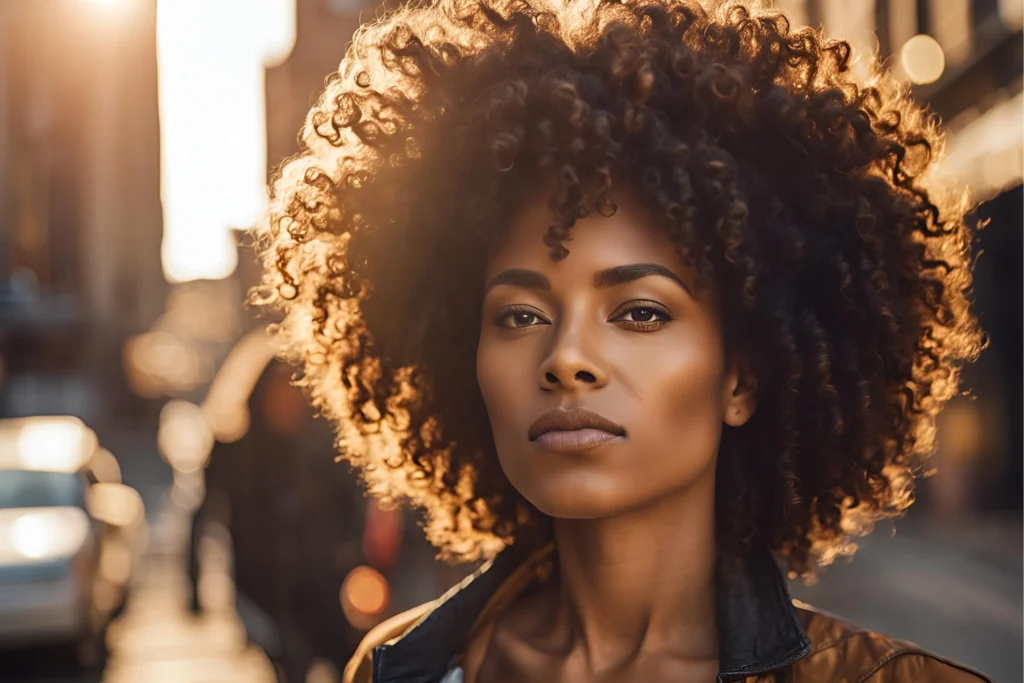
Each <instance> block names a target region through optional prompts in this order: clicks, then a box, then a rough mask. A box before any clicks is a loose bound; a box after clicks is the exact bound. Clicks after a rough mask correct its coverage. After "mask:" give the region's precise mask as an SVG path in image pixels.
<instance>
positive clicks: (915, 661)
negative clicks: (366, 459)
mask: <svg viewBox="0 0 1024 683" xmlns="http://www.w3.org/2000/svg"><path fill="white" fill-rule="evenodd" d="M551 555H552V553H551V546H547V547H545V548H543V549H542V550H540V551H537V552H534V553H533V554H531V555H529V556H527V555H526V553H525V552H524V551H521V550H518V549H516V548H515V547H513V548H510V549H508V550H506V551H505V552H503V553H501V554H500V555H499V556H498V557H497V558H495V559H494V560H492V561H490V562H488V563H487V564H485V565H484V566H483V567H481V568H480V569H479V570H478V571H476V572H475V573H474V574H472V575H471V576H469V577H468V578H467V579H465V580H464V581H462V582H461V583H460V584H459V585H457V586H455V587H454V588H453V589H451V590H450V591H448V592H447V593H446V594H445V595H443V596H442V597H440V598H438V599H437V600H435V601H433V602H430V603H427V604H424V605H420V606H419V607H416V608H414V609H412V610H409V611H408V612H404V613H402V614H399V615H398V616H396V617H393V618H391V619H389V620H387V621H385V622H384V623H382V624H380V625H379V626H377V627H376V628H374V629H373V630H372V631H370V633H368V634H367V636H366V638H365V639H364V640H363V643H362V644H361V645H360V646H359V649H358V650H356V654H355V656H354V657H353V658H352V660H351V661H350V662H349V664H348V666H347V667H346V668H345V675H344V679H343V680H344V683H399V682H401V683H437V681H439V680H440V679H441V678H442V677H444V676H445V674H446V673H447V672H448V671H450V669H451V668H452V667H453V666H456V665H457V664H458V662H459V659H460V657H461V654H462V650H463V648H464V646H465V644H466V643H467V642H469V640H470V638H472V636H473V635H474V634H475V633H476V631H477V630H478V629H480V628H482V627H483V626H484V625H485V624H487V623H488V622H489V621H490V620H491V619H493V617H494V616H495V615H496V614H497V613H498V612H500V611H501V610H502V609H504V607H505V606H507V605H508V604H509V603H511V602H512V600H514V599H515V597H516V596H517V595H519V593H521V592H522V591H523V590H524V589H525V588H526V587H528V586H529V585H530V584H531V583H532V582H533V581H535V580H536V579H537V577H538V575H541V574H542V573H543V572H545V571H546V570H547V568H548V567H549V566H550V561H551V560H550V556H551ZM524 558H525V559H524ZM718 572H719V573H718V586H719V599H718V622H719V626H720V634H719V640H720V649H721V654H720V660H721V663H720V666H719V671H720V673H719V674H718V683H731V682H733V681H743V682H744V683H777V682H779V681H788V682H792V683H826V682H827V683H832V682H835V683H910V682H917V681H921V682H927V683H979V682H981V681H987V682H988V683H992V679H990V678H988V677H986V676H984V675H982V674H980V673H978V672H976V671H972V670H971V669H969V668H967V667H966V666H963V665H961V664H958V663H956V662H954V661H951V660H949V659H946V658H944V657H939V656H937V655H934V654H931V653H929V652H926V651H925V650H922V649H921V648H920V647H918V646H917V645H914V644H913V643H908V642H904V641H900V640H895V639H893V638H889V637H886V636H883V635H880V634H878V633H872V632H870V631H865V630H864V629H862V628H859V627H857V626H855V625H853V624H850V623H848V622H845V621H843V620H841V619H838V618H836V617H834V616H832V615H829V614H826V613H824V612H820V611H817V610H814V609H813V608H811V607H810V606H808V605H805V604H803V603H800V602H798V601H795V600H792V599H791V598H790V596H789V592H788V591H787V589H786V584H785V582H784V581H783V579H782V574H781V572H780V570H779V568H778V565H776V564H775V560H774V559H773V558H772V556H771V554H770V553H768V552H767V551H756V552H753V553H750V554H749V555H748V556H746V557H744V558H742V559H739V560H735V561H731V562H725V561H722V562H720V563H719V567H718Z"/></svg>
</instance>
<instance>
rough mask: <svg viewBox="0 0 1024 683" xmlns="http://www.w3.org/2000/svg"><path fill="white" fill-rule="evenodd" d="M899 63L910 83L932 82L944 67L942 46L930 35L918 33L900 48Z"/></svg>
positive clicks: (944, 56)
mask: <svg viewBox="0 0 1024 683" xmlns="http://www.w3.org/2000/svg"><path fill="white" fill-rule="evenodd" d="M900 65H901V66H902V67H903V71H904V72H905V73H906V74H907V78H909V79H910V81H911V82H912V83H917V84H918V85H925V84H927V83H934V82H935V81H937V80H939V77H941V76H942V72H943V71H944V70H945V69H946V55H945V53H944V52H943V51H942V46H941V45H939V43H938V41H937V40H935V39H934V38H932V37H931V36H928V35H925V34H923V33H919V34H918V35H916V36H914V37H913V38H911V39H910V40H908V41H907V42H906V43H904V44H903V47H902V48H900Z"/></svg>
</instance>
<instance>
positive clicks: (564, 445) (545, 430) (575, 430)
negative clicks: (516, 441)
mask: <svg viewBox="0 0 1024 683" xmlns="http://www.w3.org/2000/svg"><path fill="white" fill-rule="evenodd" d="M625 435H626V430H625V429H624V428H623V427H622V425H620V424H618V423H616V422H613V421H611V420H609V419H608V418H606V417H605V416H604V415H601V414H600V413H596V412H594V411H593V410H590V409H589V408H573V409H572V410H550V411H548V412H546V413H544V414H543V415H541V416H540V417H539V418H538V419H537V421H536V422H534V423H533V424H532V425H530V429H529V431H528V432H527V438H528V439H529V440H530V441H532V442H533V443H535V444H536V445H537V446H539V447H541V448H543V449H544V450H549V451H562V452H575V451H586V450H590V449H591V448H597V447H598V446H600V445H601V444H603V443H606V442H608V441H611V440H612V439H617V438H620V437H624V436H625Z"/></svg>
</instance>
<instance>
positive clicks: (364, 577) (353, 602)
mask: <svg viewBox="0 0 1024 683" xmlns="http://www.w3.org/2000/svg"><path fill="white" fill-rule="evenodd" d="M390 600H391V592H390V590H389V588H388V580H387V579H385V578H384V576H383V575H382V574H381V573H380V572H379V571H377V570H376V569H374V568H373V567H366V566H363V567H356V568H355V569H353V570H352V571H351V572H349V574H348V576H346V577H345V581H344V583H342V584H341V606H342V609H343V610H344V612H345V616H346V617H348V619H349V621H351V622H352V623H353V624H354V625H355V626H357V627H359V628H369V627H370V626H372V625H373V623H374V621H375V620H374V617H377V616H379V615H381V614H382V613H383V612H384V610H386V609H387V607H388V603H389V602H390Z"/></svg>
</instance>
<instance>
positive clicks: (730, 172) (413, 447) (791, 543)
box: [256, 0, 983, 575]
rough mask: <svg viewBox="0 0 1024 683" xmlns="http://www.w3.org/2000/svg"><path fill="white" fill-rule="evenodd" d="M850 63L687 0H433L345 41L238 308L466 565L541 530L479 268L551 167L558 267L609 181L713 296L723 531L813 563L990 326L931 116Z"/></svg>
mask: <svg viewBox="0 0 1024 683" xmlns="http://www.w3.org/2000/svg"><path fill="white" fill-rule="evenodd" d="M850 59H851V49H850V46H849V45H848V44H847V43H846V42H842V41H832V40H827V39H826V38H824V37H823V36H822V34H821V33H820V32H819V31H816V30H813V29H810V28H804V29H800V30H793V29H792V28H791V27H790V25H789V22H788V21H787V19H786V18H785V16H784V15H782V14H780V13H778V12H765V11H762V10H752V9H749V8H747V7H744V6H739V5H728V6H725V5H723V6H717V5H716V6H714V7H708V5H707V3H704V4H703V5H701V4H698V3H697V2H693V1H689V0H625V1H623V2H600V3H598V2H581V1H579V0H570V1H569V2H567V3H566V4H565V5H564V6H555V5H545V4H542V1H541V0H439V1H437V2H434V3H432V4H421V5H410V6H406V7H403V8H401V9H399V10H397V11H394V12H392V13H390V14H388V15H386V16H384V17H382V18H380V19H378V20H377V21H375V22H372V23H370V24H368V25H365V26H363V27H362V28H361V29H359V31H358V32H357V33H356V35H355V38H354V40H353V42H352V43H351V44H350V46H349V48H348V51H347V53H346V55H345V57H344V60H343V61H342V63H341V66H340V69H339V71H338V72H337V73H336V74H334V75H332V76H331V78H330V79H329V80H328V83H327V87H326V91H325V92H324V93H323V95H322V97H321V98H320V100H319V102H318V103H317V104H316V106H315V107H314V108H313V109H312V111H311V112H310V113H309V116H308V118H307V120H306V123H305V126H304V128H303V131H302V135H301V142H302V146H303V151H302V152H301V153H300V154H299V155H298V156H296V157H294V158H292V159H290V160H288V161H287V162H286V163H284V164H283V166H282V167H281V168H280V170H279V172H278V173H277V174H276V177H275V178H274V180H273V182H272V193H271V194H272V199H271V205H270V209H269V211H268V214H267V216H266V219H265V221H264V222H263V224H262V226H261V227H260V229H259V231H258V237H259V241H258V246H259V248H260V251H261V255H262V259H263V262H264V265H265V280H264V287H262V288H261V289H259V290H257V291H256V296H257V299H258V301H257V303H259V304H262V305H268V306H272V307H278V308H280V309H283V312H284V318H283V322H282V323H281V325H280V333H281V335H282V339H283V341H284V344H285V348H286V355H287V357H288V358H290V359H291V360H292V361H294V362H302V363H303V366H304V377H303V380H302V381H303V382H304V383H305V384H306V385H307V386H308V387H309V390H310V393H311V396H312V399H313V401H314V403H315V405H316V406H317V407H318V409H319V410H320V411H321V412H322V413H324V414H326V415H327V416H328V417H329V418H331V419H332V420H333V422H334V424H335V426H336V428H337V429H338V435H339V447H340V448H341V449H342V451H343V454H344V456H345V457H347V458H348V459H349V460H350V461H351V462H352V463H354V464H355V465H356V466H358V467H360V468H361V470H362V472H363V474H364V478H365V480H366V482H367V483H368V485H369V488H370V490H371V491H372V492H373V493H375V494H377V495H381V496H383V497H385V498H391V499H395V500H406V501H411V502H412V503H414V504H416V505H418V506H420V507H422V508H424V509H425V510H426V513H427V521H426V531H427V533H428V536H429V537H430V539H431V540H432V541H433V542H434V543H435V544H436V545H438V546H439V547H440V548H441V549H442V551H443V554H445V555H447V556H448V557H450V558H456V559H463V560H466V559H474V558H478V557H481V556H486V555H490V554H492V553H494V552H495V551H496V550H498V549H500V548H501V547H503V545H505V544H507V543H509V542H511V541H512V540H513V539H514V537H515V536H516V534H517V532H518V531H519V530H520V529H522V528H524V526H525V525H528V524H530V523H531V521H537V519H538V518H539V513H537V512H536V511H535V510H533V509H532V508H531V507H530V506H529V505H528V504H527V503H526V502H525V501H524V500H523V499H522V498H521V496H520V495H519V494H518V493H517V492H516V491H515V490H514V489H513V488H512V487H511V485H510V484H509V483H508V481H507V479H506V478H505V476H504V474H503V473H502V471H501V469H500V466H499V464H498V461H497V458H496V454H495V453H494V443H493V438H492V435H491V433H490V426H489V422H488V420H487V416H486V410H485V406H484V405H483V400H482V398H481V396H480V392H479V389H478V387H477V384H476V376H475V372H474V364H473V359H474V358H475V354H476V343H477V336H478V331H479V324H480V321H479V316H480V304H481V296H482V292H481V289H482V275H483V268H484V267H485V265H486V261H487V257H488V255H489V254H491V253H492V252H493V249H495V247H496V245H497V244H498V243H499V241H500V240H501V238H502V235H503V232H504V231H505V230H506V229H507V226H508V216H509V215H510V213H511V211H512V210H513V209H514V207H515V206H516V205H517V203H518V202H520V201H522V200H523V198H524V197H525V194H526V193H528V192H531V191H536V190H537V188H538V185H537V181H536V179H537V177H538V176H547V177H550V178H552V179H553V186H554V188H555V189H554V191H553V193H552V196H551V198H550V206H551V207H552V225H551V227H550V229H549V232H548V234H547V236H546V237H545V242H546V243H547V244H548V246H549V247H550V248H551V256H552V258H556V259H557V258H562V257H564V256H565V254H566V253H567V250H566V247H565V244H564V243H565V242H566V240H567V238H568V237H569V235H570V233H571V230H572V228H573V226H574V224H575V222H576V220H577V219H578V218H579V217H581V216H584V215H586V214H587V212H588V211H590V210H592V209H594V210H597V211H599V212H601V213H603V214H608V213H610V212H612V211H614V208H615V207H614V204H613V203H612V202H611V201H610V193H611V190H612V187H613V185H616V184H624V183H625V184H628V185H629V186H630V189H631V190H633V191H635V192H637V193H638V196H639V197H640V198H641V199H642V201H643V202H644V203H645V204H646V205H647V206H649V207H650V208H652V209H653V210H654V211H655V213H656V215H658V216H660V220H661V221H662V223H663V227H664V229H665V230H666V231H667V232H668V234H669V236H670V237H671V238H672V239H673V241H674V242H675V244H676V245H677V248H678V251H679V254H680V256H681V257H682V258H683V259H684V261H685V262H687V263H690V264H692V265H693V266H694V267H695V268H697V271H698V273H699V275H700V277H701V279H702V280H703V281H705V282H710V283H713V285H714V286H715V287H716V288H717V290H718V292H719V293H720V294H719V296H720V300H721V301H722V307H723V310H722V315H723V320H724V325H725V335H726V339H727V343H730V344H732V345H736V346H740V347H742V349H743V352H744V354H745V356H746V357H747V358H748V359H749V363H750V366H751V369H752V371H753V372H754V374H755V375H756V376H757V378H758V384H759V390H758V391H759V408H758V411H757V412H756V414H755V416H754V417H753V418H752V419H751V420H750V422H748V424H746V425H744V426H743V427H741V428H738V429H732V428H728V427H727V428H726V433H725V434H724V436H723V444H722V449H721V455H720V462H719V472H718V486H719V490H718V501H719V509H718V511H717V512H716V514H717V515H718V522H719V528H720V529H721V533H722V535H723V538H726V539H728V540H730V541H734V542H737V543H740V544H750V543H762V544H765V545H767V546H768V547H770V548H772V549H774V550H776V551H778V552H779V553H780V554H781V555H782V556H783V557H784V558H785V559H786V561H787V562H788V565H789V568H790V570H791V571H792V572H796V573H801V574H805V575H809V574H812V573H813V569H814V560H815V559H817V560H818V561H819V563H822V564H824V563H827V562H828V561H829V560H830V559H831V558H832V557H834V556H835V554H836V553H839V552H846V553H849V552H852V549H853V547H854V546H852V544H851V543H850V539H851V538H852V537H853V536H856V535H858V534H863V533H867V531H868V530H869V529H870V527H871V524H872V523H874V522H875V521H878V520H880V519H883V518H886V517H892V516H896V515H899V514H900V513H901V512H902V511H903V510H904V509H905V508H906V507H907V506H908V505H909V504H910V503H911V502H912V495H913V482H914V479H915V477H917V476H918V475H920V474H922V471H923V470H922V467H923V459H924V457H925V456H926V455H927V454H928V452H929V451H930V450H931V448H932V447H933V441H934V424H935V417H936V414H937V413H938V411H939V410H940V409H941V408H942V406H943V405H944V403H945V402H946V401H947V400H948V399H949V398H950V397H952V396H953V395H954V394H955V393H956V391H957V387H958V379H959V367H960V366H961V365H962V363H963V362H964V361H968V360H973V359H974V358H975V357H976V356H977V354H978V352H979V350H980V349H981V348H982V346H983V336H982V333H981V331H980V330H979V328H978V325H977V321H976V319H975V317H974V316H973V315H972V313H971V310H970V301H969V290H970V286H971V282H972V275H971V267H972V265H973V263H972V261H971V258H972V257H971V239H972V235H971V231H970V230H969V228H968V227H967V226H966V225H965V222H964V212H965V209H966V206H965V204H964V201H963V200H962V199H958V198H957V197H954V196H952V195H946V194H942V193H940V192H939V191H937V190H935V189H933V188H932V189H930V188H929V187H928V186H927V180H926V178H925V173H926V171H928V170H929V169H930V168H931V167H932V166H933V165H934V160H935V159H936V158H937V157H938V156H939V155H940V153H941V142H942V137H941V132H940V131H939V130H938V127H937V123H936V122H935V121H934V120H933V118H932V117H929V116H928V115H927V114H926V113H925V112H923V111H922V110H921V109H920V108H919V107H917V106H916V105H914V104H913V102H912V101H911V100H910V97H909V94H908V92H907V90H906V88H905V87H903V86H901V85H900V84H899V83H897V82H896V81H895V80H894V79H893V78H892V77H891V76H890V75H888V74H887V73H886V72H885V71H883V70H882V69H881V68H879V67H878V66H877V65H875V66H874V67H873V68H874V71H873V74H872V76H871V79H870V80H869V81H868V82H866V83H858V82H856V81H855V80H854V79H853V77H852V76H851V75H850V73H849V68H848V67H849V63H850ZM751 339H756V340H757V343H756V344H744V343H743V342H744V340H751Z"/></svg>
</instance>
